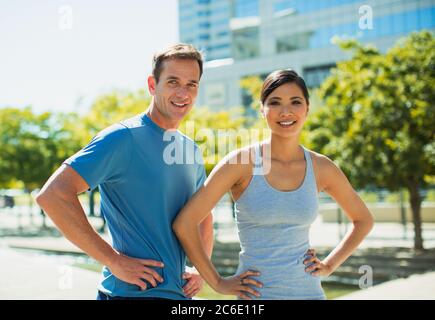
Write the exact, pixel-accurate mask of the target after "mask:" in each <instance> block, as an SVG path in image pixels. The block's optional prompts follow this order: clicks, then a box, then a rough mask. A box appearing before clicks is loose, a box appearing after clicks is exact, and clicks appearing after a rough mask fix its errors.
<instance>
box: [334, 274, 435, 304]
mask: <svg viewBox="0 0 435 320" xmlns="http://www.w3.org/2000/svg"><path fill="white" fill-rule="evenodd" d="M337 300H435V272H429V273H425V274H416V275H412V276H410V277H409V278H406V279H397V280H392V281H388V282H385V283H382V284H379V285H377V286H374V287H371V288H368V289H364V290H359V291H357V292H354V293H351V294H348V295H346V296H342V297H339V298H338V299H337Z"/></svg>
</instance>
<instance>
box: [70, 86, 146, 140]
mask: <svg viewBox="0 0 435 320" xmlns="http://www.w3.org/2000/svg"><path fill="white" fill-rule="evenodd" d="M150 101H151V97H150V96H149V95H148V94H147V93H146V92H145V91H144V90H139V91H136V92H124V93H123V92H119V91H114V92H111V93H108V94H105V95H102V96H101V97H98V98H97V99H96V100H95V102H94V103H93V104H92V106H91V109H90V111H89V112H88V113H87V114H86V115H85V116H84V117H83V119H81V123H82V125H81V126H83V128H80V130H79V131H80V132H77V134H80V135H81V141H82V145H85V144H87V143H88V142H89V141H90V140H91V139H92V138H93V137H94V136H95V135H96V134H97V133H98V132H100V131H101V130H103V129H104V128H106V127H108V126H110V125H112V124H114V123H116V122H118V121H121V120H124V119H128V118H130V117H133V116H135V115H137V114H139V113H142V112H144V111H145V110H146V108H147V107H148V105H149V103H150Z"/></svg>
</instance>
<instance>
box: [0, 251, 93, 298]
mask: <svg viewBox="0 0 435 320" xmlns="http://www.w3.org/2000/svg"><path fill="white" fill-rule="evenodd" d="M0 261H1V265H0V274H1V279H0V299H2V300H9V299H20V300H30V299H32V300H33V299H36V300H95V297H96V294H97V285H98V282H99V280H100V274H99V273H97V272H92V271H87V270H83V269H79V268H75V267H71V266H69V265H62V264H57V263H54V262H52V261H50V260H47V259H46V258H44V257H37V256H28V255H26V254H23V253H19V252H15V251H13V250H12V249H8V248H0Z"/></svg>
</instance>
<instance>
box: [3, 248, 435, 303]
mask: <svg viewBox="0 0 435 320" xmlns="http://www.w3.org/2000/svg"><path fill="white" fill-rule="evenodd" d="M0 261H2V263H1V267H0V273H1V275H2V276H1V280H0V300H9V299H20V300H30V299H31V300H47V299H48V300H94V299H95V295H96V288H97V285H98V282H99V279H100V275H99V273H97V272H92V271H87V270H83V269H79V268H75V267H71V266H70V265H68V264H61V263H56V262H54V261H50V260H49V259H47V257H42V256H39V257H38V256H29V255H28V254H25V253H21V252H16V251H14V250H12V249H10V248H6V247H4V246H3V247H1V248H0ZM384 299H388V300H403V299H411V300H415V299H418V300H435V272H430V273H427V274H423V275H414V276H411V277H409V278H407V279H398V280H394V281H389V282H386V283H383V284H380V285H377V286H374V287H372V288H369V289H366V290H361V291H358V292H355V293H351V294H349V295H346V296H343V297H340V298H338V300H384Z"/></svg>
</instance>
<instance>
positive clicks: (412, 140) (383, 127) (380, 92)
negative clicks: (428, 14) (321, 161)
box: [307, 31, 435, 249]
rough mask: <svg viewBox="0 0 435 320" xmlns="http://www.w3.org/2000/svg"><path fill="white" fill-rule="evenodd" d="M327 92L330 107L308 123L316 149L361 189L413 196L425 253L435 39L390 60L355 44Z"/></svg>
mask: <svg viewBox="0 0 435 320" xmlns="http://www.w3.org/2000/svg"><path fill="white" fill-rule="evenodd" d="M340 46H341V47H342V48H343V49H345V50H352V51H353V52H354V55H353V58H352V59H350V60H348V61H344V62H341V63H338V65H337V68H336V69H335V70H334V71H333V72H332V75H331V76H330V77H329V78H328V79H327V80H326V81H325V82H324V84H323V85H322V87H321V89H320V96H321V98H322V99H323V101H324V103H325V107H323V108H321V109H319V110H318V111H317V112H316V113H315V115H313V116H312V117H311V120H310V121H309V122H308V123H307V128H308V130H309V132H310V146H311V147H312V148H313V149H315V150H317V151H319V152H321V153H324V154H326V155H328V156H330V157H332V158H333V159H334V160H335V161H336V162H337V164H338V165H339V166H340V167H341V168H342V169H343V171H344V172H345V173H346V174H347V176H348V177H349V178H350V180H351V181H352V184H353V185H354V186H356V187H358V188H364V187H371V186H376V187H378V188H386V189H389V190H390V191H396V190H399V189H402V188H406V189H407V190H408V191H409V194H410V205H411V208H412V213H413V222H414V228H415V239H414V248H415V249H423V239H422V228H421V214H420V209H421V202H422V197H421V195H420V194H419V190H420V188H422V187H426V186H427V185H428V184H430V183H433V181H434V176H435V160H434V159H435V157H434V156H435V141H434V133H435V130H434V128H435V105H434V101H435V90H433V88H434V87H435V39H434V37H433V35H432V34H431V33H430V32H427V31H422V32H420V33H413V34H411V35H410V36H409V37H407V38H405V39H402V40H400V41H399V42H398V44H397V45H395V46H394V47H393V48H391V49H390V50H388V52H386V53H385V54H381V53H380V52H379V51H378V50H376V49H375V48H373V47H370V46H366V47H364V46H362V45H361V44H359V43H357V42H356V41H353V40H352V41H344V42H342V43H341V44H340Z"/></svg>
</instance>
